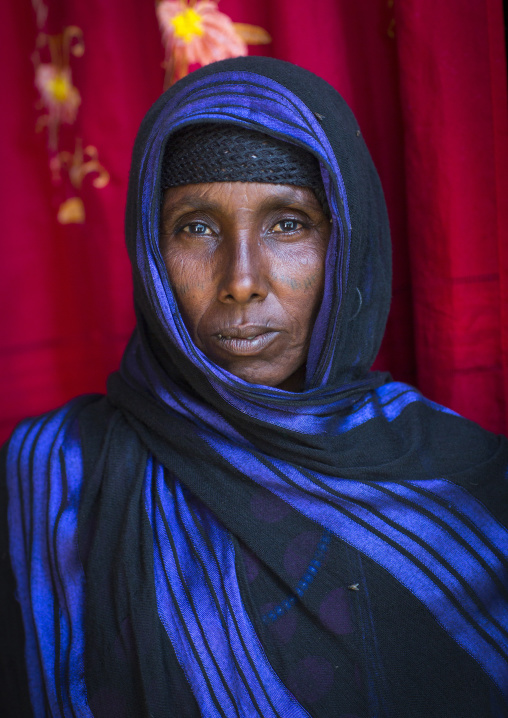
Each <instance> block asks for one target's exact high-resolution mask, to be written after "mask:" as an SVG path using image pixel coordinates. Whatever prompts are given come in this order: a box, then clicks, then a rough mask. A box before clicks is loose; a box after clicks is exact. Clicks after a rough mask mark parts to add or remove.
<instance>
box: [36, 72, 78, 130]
mask: <svg viewBox="0 0 508 718" xmlns="http://www.w3.org/2000/svg"><path fill="white" fill-rule="evenodd" d="M35 85H36V87H37V89H38V90H39V92H40V93H41V100H42V102H43V105H44V106H45V107H46V109H47V110H48V120H49V121H50V122H52V123H54V122H57V123H60V122H67V123H68V124H72V123H73V122H74V120H75V119H76V114H77V111H78V107H79V105H80V103H81V96H80V94H79V91H78V89H77V87H75V86H74V85H73V84H72V76H71V71H70V69H69V68H68V67H63V68H60V67H56V66H55V65H53V64H51V63H44V64H41V65H39V66H38V67H37V69H36V71H35Z"/></svg>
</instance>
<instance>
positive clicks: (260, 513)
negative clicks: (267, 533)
mask: <svg viewBox="0 0 508 718" xmlns="http://www.w3.org/2000/svg"><path fill="white" fill-rule="evenodd" d="M250 508H251V511H252V513H253V514H254V516H255V517H256V518H257V519H259V520H260V521H265V522H266V523H267V524H274V523H275V522H276V521H281V520H282V519H283V518H285V517H286V516H287V515H288V514H289V513H290V511H291V506H290V505H289V504H287V503H286V502H285V501H282V499H279V498H278V497H277V496H274V495H273V494H270V493H268V492H267V491H260V492H259V493H257V494H254V496H253V497H252V499H251V502H250Z"/></svg>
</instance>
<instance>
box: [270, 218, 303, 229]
mask: <svg viewBox="0 0 508 718" xmlns="http://www.w3.org/2000/svg"><path fill="white" fill-rule="evenodd" d="M301 228H302V223H301V222H299V221H298V220H297V219H282V220H281V221H280V222H277V224H276V225H275V226H274V228H273V230H272V231H273V232H296V231H297V230H298V229H301Z"/></svg>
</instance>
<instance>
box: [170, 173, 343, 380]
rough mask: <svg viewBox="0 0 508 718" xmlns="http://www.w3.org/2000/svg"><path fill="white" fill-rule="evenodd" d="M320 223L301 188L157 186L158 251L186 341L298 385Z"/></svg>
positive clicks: (234, 364)
mask: <svg viewBox="0 0 508 718" xmlns="http://www.w3.org/2000/svg"><path fill="white" fill-rule="evenodd" d="M330 227H331V225H330V222H329V221H328V219H327V217H326V216H325V214H324V213H323V210H322V208H321V205H320V204H319V202H318V200H317V198H316V196H315V194H314V192H313V191H312V190H311V189H308V188H306V187H294V186H291V185H274V184H262V183H256V182H224V183H223V182H216V183H210V184H193V185H185V186H183V187H174V188H171V189H168V190H166V192H165V195H164V205H163V211H162V223H161V239H160V246H161V252H162V256H163V258H164V262H165V264H166V267H167V271H168V275H169V280H170V282H171V286H172V287H173V291H174V293H175V296H176V299H177V302H178V306H179V308H180V311H181V313H182V316H183V319H184V321H185V325H186V327H187V329H188V331H189V333H190V335H191V337H192V339H193V341H194V343H195V344H196V346H198V347H199V348H200V349H201V350H202V351H203V353H204V354H205V355H206V356H207V357H208V358H209V359H211V360H212V361H213V362H215V363H216V364H218V365H219V366H221V367H223V368H224V369H227V370H228V371H229V372H231V373H232V374H234V375H235V376H238V377H240V378H241V379H244V380H245V381H248V382H251V383H253V384H264V385H266V386H277V387H280V388H282V389H287V390H290V391H298V390H299V389H301V387H302V381H303V377H304V372H305V361H306V359H307V353H308V350H309V342H310V337H311V334H312V328H313V326H314V321H315V319H316V315H317V312H318V310H319V306H320V303H321V298H322V294H323V284H324V265H325V255H326V249H327V245H328V239H329V236H330Z"/></svg>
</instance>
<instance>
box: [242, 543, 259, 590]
mask: <svg viewBox="0 0 508 718" xmlns="http://www.w3.org/2000/svg"><path fill="white" fill-rule="evenodd" d="M242 556H243V565H244V566H245V575H246V576H247V581H248V582H249V583H252V582H253V581H254V579H255V578H257V575H258V573H259V561H258V560H257V558H256V557H255V556H254V554H253V553H251V552H250V551H249V549H248V548H245V546H242Z"/></svg>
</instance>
